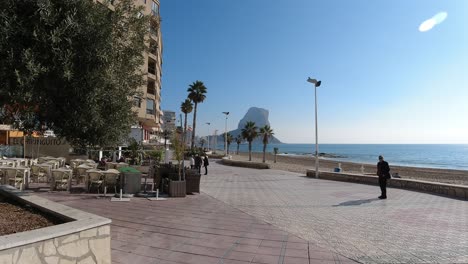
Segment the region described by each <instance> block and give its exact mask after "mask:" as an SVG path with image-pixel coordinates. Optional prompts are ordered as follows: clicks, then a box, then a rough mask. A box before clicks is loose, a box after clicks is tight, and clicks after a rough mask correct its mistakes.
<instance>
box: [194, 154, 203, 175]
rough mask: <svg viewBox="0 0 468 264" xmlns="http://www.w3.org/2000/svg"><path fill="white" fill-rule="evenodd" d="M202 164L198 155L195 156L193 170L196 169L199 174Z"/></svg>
mask: <svg viewBox="0 0 468 264" xmlns="http://www.w3.org/2000/svg"><path fill="white" fill-rule="evenodd" d="M202 162H203V161H202V159H201V157H200V156H199V155H198V154H196V155H195V169H197V171H198V173H200V170H201V165H202Z"/></svg>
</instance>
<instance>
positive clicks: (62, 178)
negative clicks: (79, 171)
mask: <svg viewBox="0 0 468 264" xmlns="http://www.w3.org/2000/svg"><path fill="white" fill-rule="evenodd" d="M52 178H53V182H52V185H53V186H52V189H53V190H56V189H57V187H60V189H62V190H63V189H65V190H69V189H68V186H69V181H70V178H71V172H69V171H66V170H53V171H52Z"/></svg>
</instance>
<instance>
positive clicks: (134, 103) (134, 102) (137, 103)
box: [133, 96, 141, 107]
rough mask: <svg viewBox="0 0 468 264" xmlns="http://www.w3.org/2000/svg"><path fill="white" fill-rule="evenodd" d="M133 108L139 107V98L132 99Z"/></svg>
mask: <svg viewBox="0 0 468 264" xmlns="http://www.w3.org/2000/svg"><path fill="white" fill-rule="evenodd" d="M133 106H136V107H141V98H140V97H136V96H135V97H133Z"/></svg>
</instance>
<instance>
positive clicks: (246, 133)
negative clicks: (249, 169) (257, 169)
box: [241, 121, 258, 161]
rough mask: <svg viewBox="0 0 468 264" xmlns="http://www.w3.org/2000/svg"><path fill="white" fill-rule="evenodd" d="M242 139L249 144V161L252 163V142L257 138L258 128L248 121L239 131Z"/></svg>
mask: <svg viewBox="0 0 468 264" xmlns="http://www.w3.org/2000/svg"><path fill="white" fill-rule="evenodd" d="M241 135H242V138H244V139H245V140H247V141H248V142H249V161H252V141H253V140H254V139H255V138H256V137H257V136H258V128H257V126H256V125H255V122H252V121H248V122H247V123H245V126H244V128H242V131H241Z"/></svg>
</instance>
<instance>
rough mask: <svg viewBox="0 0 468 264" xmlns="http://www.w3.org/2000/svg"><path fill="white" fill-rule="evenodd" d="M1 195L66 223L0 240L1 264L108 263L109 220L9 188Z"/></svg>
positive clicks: (3, 189)
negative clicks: (61, 219) (64, 220)
mask: <svg viewBox="0 0 468 264" xmlns="http://www.w3.org/2000/svg"><path fill="white" fill-rule="evenodd" d="M0 195H3V196H6V197H8V198H10V199H15V200H17V201H18V202H20V203H25V204H29V205H31V206H34V207H36V208H38V209H39V210H41V211H44V212H47V213H49V214H53V215H55V216H56V217H62V218H64V219H66V220H68V221H69V222H66V223H63V224H59V225H55V226H50V227H46V228H40V229H35V230H31V231H27V232H21V233H16V234H10V235H6V236H0V264H3V263H5V264H6V263H8V264H10V263H13V264H23V263H24V264H31V263H47V264H52V263H54V264H58V263H76V264H85V263H89V264H91V263H93V264H96V263H109V264H110V263H111V249H110V223H111V220H109V219H107V218H103V217H100V216H96V215H93V214H89V213H86V212H83V211H80V210H76V209H73V208H71V207H68V206H64V205H61V204H58V203H54V202H51V201H49V200H47V199H44V198H42V197H38V196H35V195H30V194H26V193H21V192H17V191H15V190H13V189H12V188H11V186H0ZM70 220H71V221H70Z"/></svg>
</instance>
